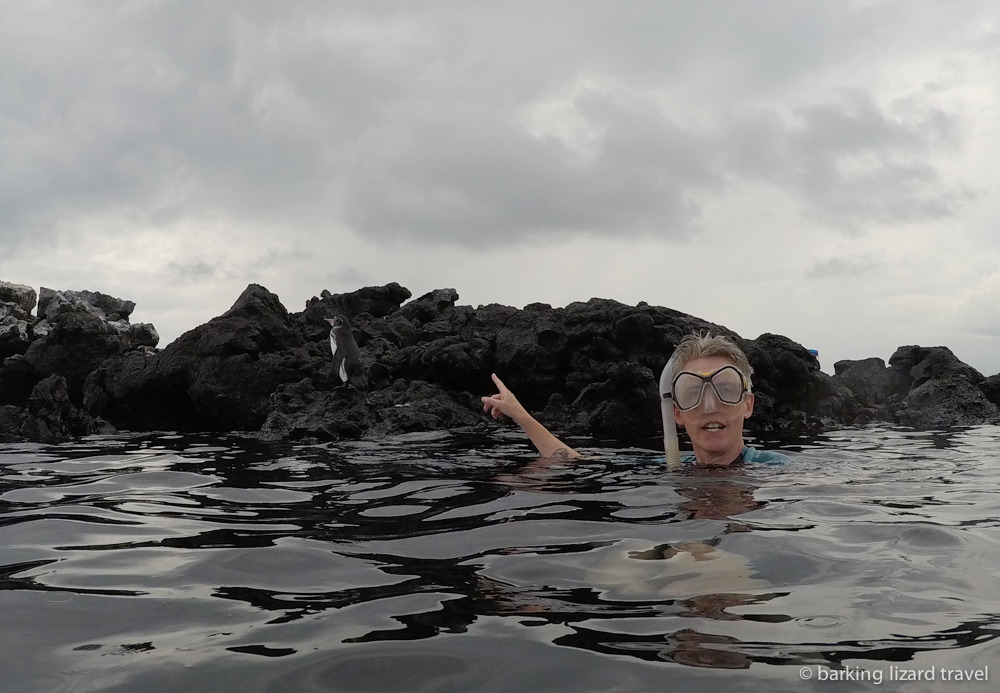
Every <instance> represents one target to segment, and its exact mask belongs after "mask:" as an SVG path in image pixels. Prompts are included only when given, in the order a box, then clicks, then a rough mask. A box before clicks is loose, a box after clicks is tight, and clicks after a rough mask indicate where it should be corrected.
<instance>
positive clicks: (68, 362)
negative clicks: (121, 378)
mask: <svg viewBox="0 0 1000 693" xmlns="http://www.w3.org/2000/svg"><path fill="white" fill-rule="evenodd" d="M46 291H48V290H46ZM88 296H89V297H96V299H95V300H99V301H101V302H103V303H104V304H105V305H107V306H110V307H111V308H115V309H116V310H117V311H118V312H112V313H111V314H110V315H111V316H112V317H114V318H116V319H114V320H112V319H109V317H108V315H107V314H105V312H104V309H103V308H100V307H99V306H95V305H92V304H91V303H89V302H88ZM134 305H135V304H134V303H132V302H131V301H122V300H121V299H113V298H112V297H108V296H105V295H104V294H96V293H94V292H52V293H51V294H46V295H45V311H44V312H45V316H46V319H45V320H44V321H42V322H40V323H39V324H38V325H36V326H35V330H36V332H37V331H38V326H39V325H42V324H43V323H44V324H45V329H44V331H43V332H42V334H41V336H38V338H37V339H35V340H34V341H33V342H31V344H30V346H29V347H28V349H27V350H26V351H25V353H24V360H25V362H26V363H27V364H28V365H29V366H31V368H32V369H33V370H34V371H35V373H36V374H37V376H38V378H39V380H40V379H42V378H44V377H46V376H49V375H61V376H64V377H65V378H66V383H67V385H68V387H69V392H70V396H71V397H72V398H73V399H74V400H75V401H77V402H80V401H82V399H83V387H84V383H85V381H86V379H87V376H88V375H89V374H90V373H91V372H92V371H93V370H94V369H96V368H97V367H98V366H100V365H101V364H102V363H104V362H105V361H106V360H108V359H109V358H112V357H115V356H120V355H122V354H125V353H127V352H129V351H133V350H135V349H139V348H141V347H148V348H150V349H152V348H154V347H155V346H156V344H157V342H159V339H160V338H159V335H158V334H157V333H156V330H155V328H154V327H153V326H152V325H149V324H145V323H140V324H137V325H133V324H130V323H129V322H128V321H127V314H125V315H124V317H123V315H122V313H121V312H120V311H121V310H124V308H123V306H125V307H127V306H132V307H134ZM39 308H40V309H41V304H39ZM129 310H131V309H129Z"/></svg>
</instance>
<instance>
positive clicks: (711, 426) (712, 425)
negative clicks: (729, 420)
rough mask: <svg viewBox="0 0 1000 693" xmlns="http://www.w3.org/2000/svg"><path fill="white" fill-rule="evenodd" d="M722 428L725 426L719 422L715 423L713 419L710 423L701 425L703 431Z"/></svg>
mask: <svg viewBox="0 0 1000 693" xmlns="http://www.w3.org/2000/svg"><path fill="white" fill-rule="evenodd" d="M724 428H725V426H724V425H723V424H720V423H717V422H715V421H713V422H711V423H707V424H705V425H704V426H702V427H701V430H703V431H721V430H722V429H724Z"/></svg>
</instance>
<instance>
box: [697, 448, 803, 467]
mask: <svg viewBox="0 0 1000 693" xmlns="http://www.w3.org/2000/svg"><path fill="white" fill-rule="evenodd" d="M740 460H742V461H743V462H744V463H745V464H784V463H785V462H791V461H792V458H791V457H789V456H788V455H785V454H783V453H780V452H775V451H774V450H757V449H756V448H752V447H750V446H749V445H744V446H743V451H742V452H741V453H740V457H739V460H733V462H738V461H740ZM695 462H697V460H696V459H695V456H694V455H692V454H690V453H688V454H686V455H681V464H694V463H695ZM733 462H731V463H730V464H733Z"/></svg>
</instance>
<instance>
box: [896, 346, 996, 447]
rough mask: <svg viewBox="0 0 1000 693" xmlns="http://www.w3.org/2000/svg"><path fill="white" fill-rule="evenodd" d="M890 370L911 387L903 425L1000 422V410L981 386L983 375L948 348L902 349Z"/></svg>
mask: <svg viewBox="0 0 1000 693" xmlns="http://www.w3.org/2000/svg"><path fill="white" fill-rule="evenodd" d="M889 367H890V368H892V369H893V370H895V371H896V372H897V373H898V374H899V377H900V378H902V379H903V380H904V381H906V382H908V383H909V385H910V388H909V391H908V392H907V394H906V397H905V398H904V399H903V401H902V403H901V405H900V408H899V409H898V410H897V411H896V419H897V421H898V422H899V423H902V424H906V425H909V426H913V427H915V428H946V427H949V426H972V425H977V424H985V423H998V422H1000V409H998V408H997V405H996V404H994V403H993V402H991V401H990V400H989V399H988V398H987V397H986V395H985V394H984V392H983V390H982V389H981V388H980V387H979V386H980V384H981V383H982V382H983V381H984V380H985V378H984V377H983V375H982V374H981V373H980V372H979V371H977V370H976V369H975V368H973V367H972V366H969V365H968V364H966V363H963V362H962V361H959V360H958V358H957V357H956V356H955V354H953V353H952V351H951V350H950V349H948V348H947V347H940V346H939V347H920V346H902V347H900V348H899V349H897V350H896V352H895V353H894V354H893V355H892V357H890V358H889Z"/></svg>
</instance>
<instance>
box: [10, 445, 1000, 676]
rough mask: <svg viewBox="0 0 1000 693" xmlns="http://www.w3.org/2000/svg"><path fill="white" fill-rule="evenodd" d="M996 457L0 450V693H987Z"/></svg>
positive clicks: (810, 449) (997, 661) (514, 448)
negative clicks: (681, 459) (778, 461)
mask: <svg viewBox="0 0 1000 693" xmlns="http://www.w3.org/2000/svg"><path fill="white" fill-rule="evenodd" d="M998 440H1000V428H998V427H978V428H971V429H964V430H956V431H940V432H919V431H911V430H905V429H893V428H882V427H872V428H864V429H851V430H843V431H836V432H832V433H828V434H826V435H824V436H821V437H819V438H817V439H815V440H802V441H797V442H796V444H794V445H785V446H784V449H785V450H786V451H788V452H789V454H790V455H792V457H793V459H794V461H793V462H792V463H791V464H787V465H781V466H746V467H743V468H739V469H732V470H699V469H690V468H689V469H684V470H681V471H678V472H666V471H664V469H663V465H662V456H658V455H657V454H656V452H655V451H653V450H643V449H637V448H628V449H621V448H613V447H604V446H599V445H598V444H597V443H595V442H594V441H587V440H583V441H578V440H574V441H572V442H573V444H574V445H575V446H578V447H580V448H582V449H584V450H585V451H586V452H588V453H590V454H592V455H593V458H592V459H589V460H586V461H582V462H576V463H563V462H553V461H547V460H539V459H538V458H537V457H536V456H534V455H532V454H531V449H530V447H529V445H528V443H527V441H526V440H525V439H524V438H523V436H521V435H520V434H519V433H515V432H511V431H507V430H497V431H495V432H491V433H436V434H413V435H409V436H401V437H395V438H389V439H385V440H379V441H362V442H351V443H337V444H326V445H292V444H265V443H262V442H259V441H257V440H255V439H253V438H246V437H238V436H213V437H209V436H178V435H145V436H135V437H118V438H92V439H86V440H84V441H80V442H76V443H72V444H65V445H58V446H42V445H33V444H3V445H0V588H2V589H0V633H2V643H3V646H2V647H0V691H3V692H4V693H20V692H29V691H30V692H36V691H38V692H42V691H44V692H57V691H80V692H82V691H140V692H142V693H156V692H159V691H171V692H174V691H184V692H185V693H194V692H198V691H241V692H252V691H296V692H300V691H301V692H310V691H407V692H409V691H509V690H529V691H573V692H578V691H662V690H675V691H687V690H690V691H712V692H713V693H714V692H715V691H718V690H720V686H722V687H724V688H723V690H738V691H739V690H747V691H759V690H762V689H764V688H765V687H767V689H769V690H771V691H797V692H800V691H812V690H815V691H825V692H833V691H841V690H844V691H847V690H906V691H947V690H955V691H978V690H995V689H996V688H997V686H998V685H1000V641H998V640H997V637H998V636H1000V455H998V453H997V451H998ZM956 672H957V673H956ZM956 676H957V677H958V678H956ZM910 679H915V680H910ZM966 679H970V680H966ZM977 679H978V680H977Z"/></svg>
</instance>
